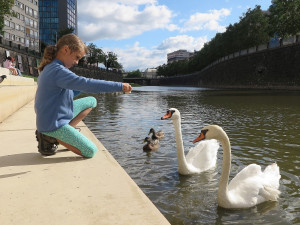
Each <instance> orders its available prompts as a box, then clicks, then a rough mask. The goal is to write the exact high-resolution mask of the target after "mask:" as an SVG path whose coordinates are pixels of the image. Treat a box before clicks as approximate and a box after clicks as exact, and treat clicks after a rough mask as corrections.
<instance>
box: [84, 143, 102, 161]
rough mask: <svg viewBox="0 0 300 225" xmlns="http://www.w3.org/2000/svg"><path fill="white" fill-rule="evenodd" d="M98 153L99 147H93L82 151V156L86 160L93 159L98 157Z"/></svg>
mask: <svg viewBox="0 0 300 225" xmlns="http://www.w3.org/2000/svg"><path fill="white" fill-rule="evenodd" d="M97 151H98V149H97V146H96V145H93V146H89V148H86V149H84V150H83V151H81V154H82V156H84V157H86V158H93V157H94V156H95V155H96V153H97Z"/></svg>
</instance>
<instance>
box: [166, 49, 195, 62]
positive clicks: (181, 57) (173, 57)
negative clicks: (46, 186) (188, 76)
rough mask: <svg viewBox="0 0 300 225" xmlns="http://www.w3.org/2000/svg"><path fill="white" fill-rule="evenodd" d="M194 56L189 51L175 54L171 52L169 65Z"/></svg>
mask: <svg viewBox="0 0 300 225" xmlns="http://www.w3.org/2000/svg"><path fill="white" fill-rule="evenodd" d="M193 55H194V52H188V51H187V50H183V49H181V50H177V51H175V52H171V53H169V54H167V58H168V63H172V62H177V61H180V60H186V59H189V58H190V57H192V56H193Z"/></svg>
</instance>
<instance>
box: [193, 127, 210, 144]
mask: <svg viewBox="0 0 300 225" xmlns="http://www.w3.org/2000/svg"><path fill="white" fill-rule="evenodd" d="M207 131H208V129H205V130H201V133H200V134H199V136H198V137H196V139H195V140H193V143H196V142H198V141H202V140H204V139H205V135H206V133H207Z"/></svg>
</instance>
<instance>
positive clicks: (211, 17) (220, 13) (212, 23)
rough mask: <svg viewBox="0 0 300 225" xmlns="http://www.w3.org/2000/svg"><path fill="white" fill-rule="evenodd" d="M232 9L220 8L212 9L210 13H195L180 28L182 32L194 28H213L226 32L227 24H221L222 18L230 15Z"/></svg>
mask: <svg viewBox="0 0 300 225" xmlns="http://www.w3.org/2000/svg"><path fill="white" fill-rule="evenodd" d="M230 13H231V10H229V9H220V10H215V9H214V10H210V11H209V13H195V14H193V15H191V16H190V18H189V20H188V21H186V22H185V23H184V26H183V27H182V28H181V29H180V31H181V32H186V31H193V30H213V31H217V32H224V31H225V30H226V28H225V26H221V25H220V24H219V22H220V20H221V19H222V18H223V17H225V16H228V15H230Z"/></svg>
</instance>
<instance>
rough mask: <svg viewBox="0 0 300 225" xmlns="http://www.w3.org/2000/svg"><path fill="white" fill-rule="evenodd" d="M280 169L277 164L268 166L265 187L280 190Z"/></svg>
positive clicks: (264, 177)
mask: <svg viewBox="0 0 300 225" xmlns="http://www.w3.org/2000/svg"><path fill="white" fill-rule="evenodd" d="M280 177H281V176H280V172H279V167H278V165H277V164H276V163H273V164H271V165H269V166H267V167H266V168H265V170H264V172H263V179H264V181H265V182H264V185H265V186H268V187H271V188H275V189H278V188H279V180H280Z"/></svg>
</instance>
